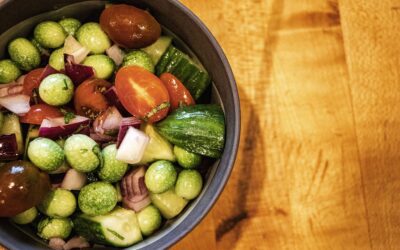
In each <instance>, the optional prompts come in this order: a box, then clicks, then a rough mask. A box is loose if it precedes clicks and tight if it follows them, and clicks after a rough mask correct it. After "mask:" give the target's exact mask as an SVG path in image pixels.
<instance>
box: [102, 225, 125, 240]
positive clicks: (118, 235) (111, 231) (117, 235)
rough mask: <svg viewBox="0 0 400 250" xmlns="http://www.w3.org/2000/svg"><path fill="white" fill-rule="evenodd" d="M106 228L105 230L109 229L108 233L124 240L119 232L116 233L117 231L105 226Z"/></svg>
mask: <svg viewBox="0 0 400 250" xmlns="http://www.w3.org/2000/svg"><path fill="white" fill-rule="evenodd" d="M106 229H107V231H109V232H110V233H112V234H113V235H114V236H115V237H117V238H118V239H120V240H124V239H125V237H123V236H122V235H120V234H119V233H117V232H115V231H114V230H111V229H109V228H106Z"/></svg>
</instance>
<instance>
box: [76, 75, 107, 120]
mask: <svg viewBox="0 0 400 250" xmlns="http://www.w3.org/2000/svg"><path fill="white" fill-rule="evenodd" d="M111 86H112V85H111V83H109V82H107V81H105V80H103V79H89V80H86V81H84V82H83V83H81V84H80V85H79V86H78V88H77V89H76V91H75V96H74V106H75V110H76V112H77V114H78V115H81V116H85V117H88V118H90V119H95V118H96V117H97V116H98V115H99V114H100V113H101V112H103V111H105V110H106V109H107V108H108V106H109V104H108V101H107V99H106V98H105V96H104V95H103V94H104V92H106V90H107V89H108V88H110V87H111Z"/></svg>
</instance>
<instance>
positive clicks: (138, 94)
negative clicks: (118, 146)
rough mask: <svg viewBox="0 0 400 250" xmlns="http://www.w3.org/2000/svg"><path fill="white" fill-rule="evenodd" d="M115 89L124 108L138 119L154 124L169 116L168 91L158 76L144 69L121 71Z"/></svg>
mask: <svg viewBox="0 0 400 250" xmlns="http://www.w3.org/2000/svg"><path fill="white" fill-rule="evenodd" d="M115 88H116V90H117V96H118V98H119V100H120V101H121V103H122V105H123V106H124V108H125V109H126V110H127V111H128V112H129V113H131V114H132V115H133V116H135V117H136V118H139V119H142V120H144V121H147V122H150V123H152V122H157V121H159V120H161V119H163V118H164V117H165V116H166V115H167V114H168V110H169V106H170V103H169V95H168V90H167V89H166V88H165V86H164V84H163V83H162V82H161V80H160V79H159V78H158V77H157V76H155V75H154V74H152V73H150V72H149V71H147V70H146V69H144V68H142V67H138V66H128V67H124V68H122V69H120V70H119V71H118V72H117V75H116V77H115Z"/></svg>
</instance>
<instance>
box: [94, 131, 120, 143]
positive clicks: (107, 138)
mask: <svg viewBox="0 0 400 250" xmlns="http://www.w3.org/2000/svg"><path fill="white" fill-rule="evenodd" d="M90 138H92V139H93V140H95V141H96V142H97V143H99V144H102V143H107V142H111V141H115V140H116V138H115V137H113V136H110V135H99V134H96V133H90Z"/></svg>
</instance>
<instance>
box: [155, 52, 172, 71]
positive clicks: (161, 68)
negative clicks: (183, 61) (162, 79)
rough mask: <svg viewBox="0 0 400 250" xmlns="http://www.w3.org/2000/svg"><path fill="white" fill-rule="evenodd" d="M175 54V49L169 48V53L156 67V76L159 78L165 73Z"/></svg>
mask: <svg viewBox="0 0 400 250" xmlns="http://www.w3.org/2000/svg"><path fill="white" fill-rule="evenodd" d="M174 52H175V47H173V46H169V47H168V49H167V51H166V52H165V53H164V55H162V57H161V58H160V60H159V61H158V63H157V65H156V68H155V72H156V75H158V76H159V75H161V74H162V73H164V72H165V67H166V66H167V64H168V63H169V61H170V60H171V57H172V54H173V53H174Z"/></svg>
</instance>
